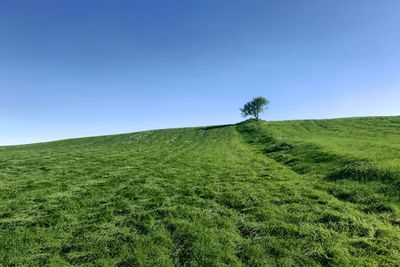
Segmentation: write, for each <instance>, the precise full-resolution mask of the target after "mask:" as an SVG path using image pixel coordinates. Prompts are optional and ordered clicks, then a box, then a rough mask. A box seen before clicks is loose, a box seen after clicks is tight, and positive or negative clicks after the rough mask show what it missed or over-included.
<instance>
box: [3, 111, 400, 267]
mask: <svg viewBox="0 0 400 267" xmlns="http://www.w3.org/2000/svg"><path fill="white" fill-rule="evenodd" d="M399 126H400V119H399V118H371V119H370V118H368V119H346V120H332V121H331V120H329V121H298V122H296V121H293V122H273V123H265V122H259V123H257V122H254V121H250V122H246V123H244V124H239V125H227V126H222V127H206V128H187V129H172V130H162V131H149V132H141V133H133V134H126V135H117V136H105V137H96V138H82V139H74V140H65V141H60V142H53V143H46V144H37V145H29V146H20V147H6V148H0V168H1V169H0V262H1V263H2V264H3V265H5V266H7V265H16V266H19V265H31V266H44V265H51V266H55V265H58V266H65V265H81V266H110V265H111V266H113V265H115V266H173V265H176V266H242V265H247V266H273V265H281V266H299V265H303V266H313V265H324V266H326V265H336V266H364V265H387V266H395V265H399V264H400V260H399V259H400V231H399V225H398V223H399V224H400V221H399V222H398V220H399V218H400V217H399V204H398V195H397V196H396V195H395V193H394V192H393V188H394V186H395V184H396V182H397V180H396V179H397V178H396V177H397V176H396V174H394V175H393V176H391V179H392V180H390V179H389V180H387V179H386V180H382V179H374V178H375V177H372V178H371V177H370V179H368V181H364V180H360V179H354V177H352V176H351V175H349V177H341V176H340V177H336V178H339V179H336V178H335V179H328V178H329V177H328V176H329V174H332V173H334V172H335V171H336V172H338V173H339V174H341V173H345V174H347V173H348V172H346V171H347V169H346V166H347V165H346V164H350V163H351V162H353V161H354V160H362V161H368V162H370V163H371V164H373V166H374V167H376V168H377V169H378V171H385V170H389V169H390V170H392V171H393V172H397V171H398V170H399V168H400V166H399V164H400V163H399V161H398V160H399V157H398V156H399V150H397V148H399V145H400V144H399V143H398V142H396V140H399V137H400V134H399ZM357 166H358V165H357ZM367 167H368V168H369V165H368V166H366V167H365V168H367ZM341 168H345V169H343V170H344V171H342V172H341V173H340V170H341ZM368 168H367V173H368V175H370V174H371V173H370V172H369V171H368V170H370V169H368ZM362 171H364V167H363V166H362ZM349 173H351V172H349ZM339 174H338V175H339ZM362 177H364V176H362Z"/></svg>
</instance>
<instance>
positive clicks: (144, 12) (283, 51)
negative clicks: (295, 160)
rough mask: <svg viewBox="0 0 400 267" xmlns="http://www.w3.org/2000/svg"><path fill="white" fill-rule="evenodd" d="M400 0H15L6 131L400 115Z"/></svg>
mask: <svg viewBox="0 0 400 267" xmlns="http://www.w3.org/2000/svg"><path fill="white" fill-rule="evenodd" d="M399 14H400V1H399V0H385V1H381V0H324V1H321V0H275V1H268V0H259V1H257V0H251V1H248V0H241V1H235V0H201V1H199V0H180V1H174V0H168V1H166V0H158V1H154V0H130V1H128V0H120V1H112V0H109V1H102V0H84V1H83V0H57V1H54V0H47V1H46V0H38V1H32V0H26V1H20V0H2V1H0V144H2V145H4V144H20V143H30V142H37V141H46V140H56V139H62V138H70V137H79V136H91V135H104V134H113V133H124V132H132V131H139V130H145V129H157V128H171V127H185V126H197V125H212V124H225V123H233V122H238V121H240V120H242V118H241V117H240V112H239V108H240V107H241V106H242V104H244V102H246V101H247V100H250V99H251V98H252V97H255V96H259V95H261V96H265V97H267V98H268V99H270V101H271V104H270V108H269V110H268V111H267V112H265V113H264V114H263V115H262V117H263V118H264V119H267V120H282V119H285V120H286V119H303V118H333V117H343V116H364V115H400V15H399Z"/></svg>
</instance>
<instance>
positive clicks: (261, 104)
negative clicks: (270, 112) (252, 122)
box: [240, 96, 269, 120]
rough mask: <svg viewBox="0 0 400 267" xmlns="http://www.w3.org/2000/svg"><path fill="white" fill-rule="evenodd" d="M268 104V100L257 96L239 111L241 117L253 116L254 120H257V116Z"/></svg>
mask: <svg viewBox="0 0 400 267" xmlns="http://www.w3.org/2000/svg"><path fill="white" fill-rule="evenodd" d="M268 104H269V101H268V99H266V98H264V97H262V96H259V97H256V98H253V100H251V101H250V102H248V103H246V104H245V105H244V106H243V108H241V109H240V111H241V112H242V116H243V117H247V116H254V118H255V119H257V120H258V117H259V114H260V113H262V112H263V111H264V109H265V108H266V107H267V106H268Z"/></svg>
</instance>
